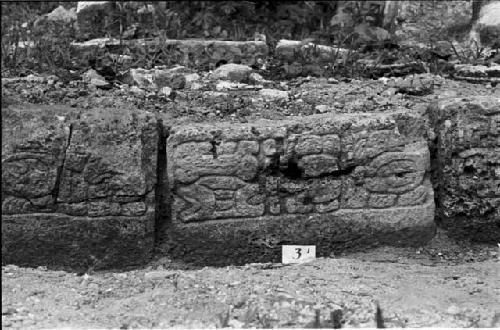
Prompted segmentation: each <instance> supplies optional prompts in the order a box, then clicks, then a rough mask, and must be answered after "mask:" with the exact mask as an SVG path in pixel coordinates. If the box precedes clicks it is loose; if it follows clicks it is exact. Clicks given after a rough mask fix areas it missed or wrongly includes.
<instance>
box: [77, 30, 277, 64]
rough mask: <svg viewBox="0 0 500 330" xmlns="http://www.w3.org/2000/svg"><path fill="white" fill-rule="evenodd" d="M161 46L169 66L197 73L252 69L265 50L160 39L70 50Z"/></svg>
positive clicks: (261, 45)
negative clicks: (222, 66)
mask: <svg viewBox="0 0 500 330" xmlns="http://www.w3.org/2000/svg"><path fill="white" fill-rule="evenodd" d="M160 42H162V43H163V45H162V46H163V47H164V48H165V49H167V50H168V54H169V55H168V56H169V57H168V60H169V62H174V63H177V64H181V65H184V66H186V67H190V68H197V69H204V70H205V69H215V67H216V66H217V65H219V64H221V63H236V64H242V65H248V66H253V65H256V64H258V63H259V62H260V61H261V60H263V59H265V58H266V56H267V54H268V51H269V50H268V47H267V45H266V43H265V42H264V41H222V40H204V39H189V40H175V39H172V40H160V39H147V40H145V39H134V40H121V41H120V40H119V39H113V38H102V39H95V40H89V41H86V42H73V43H72V46H73V47H74V48H75V49H76V50H78V51H81V50H87V49H93V48H99V47H107V48H109V49H110V50H111V49H112V50H113V51H118V50H120V49H124V48H126V47H134V46H137V45H141V46H143V47H144V48H145V49H146V50H149V49H150V51H151V52H154V51H156V49H158V44H159V43H160Z"/></svg>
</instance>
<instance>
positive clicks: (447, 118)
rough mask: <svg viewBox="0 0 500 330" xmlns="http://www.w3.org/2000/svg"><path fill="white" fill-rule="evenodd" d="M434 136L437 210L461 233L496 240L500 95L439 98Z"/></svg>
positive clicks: (499, 209) (447, 225)
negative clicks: (435, 139) (435, 142)
mask: <svg viewBox="0 0 500 330" xmlns="http://www.w3.org/2000/svg"><path fill="white" fill-rule="evenodd" d="M430 116H431V118H432V121H433V126H434V129H435V131H436V136H437V138H438V139H437V162H438V163H437V167H436V168H437V171H436V173H435V174H436V179H435V180H434V181H435V183H436V184H437V185H438V186H437V187H438V189H437V197H438V203H439V204H438V212H437V216H438V219H439V221H440V222H441V224H442V225H443V226H444V227H445V228H447V229H448V231H449V232H450V233H453V234H455V235H457V236H459V237H464V236H465V237H468V238H472V239H473V240H477V241H487V242H492V243H495V242H496V243H498V241H499V240H500V99H497V98H494V97H491V96H484V97H475V98H468V99H467V98H466V99H460V98H454V99H448V100H443V101H440V102H437V103H436V104H435V105H434V106H433V107H432V108H431V109H430Z"/></svg>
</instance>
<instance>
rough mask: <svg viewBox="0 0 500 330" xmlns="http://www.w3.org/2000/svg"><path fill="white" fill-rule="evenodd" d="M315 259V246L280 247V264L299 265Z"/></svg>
mask: <svg viewBox="0 0 500 330" xmlns="http://www.w3.org/2000/svg"><path fill="white" fill-rule="evenodd" d="M314 259H316V245H282V246H281V262H282V263H284V264H300V263H303V262H308V261H312V260H314Z"/></svg>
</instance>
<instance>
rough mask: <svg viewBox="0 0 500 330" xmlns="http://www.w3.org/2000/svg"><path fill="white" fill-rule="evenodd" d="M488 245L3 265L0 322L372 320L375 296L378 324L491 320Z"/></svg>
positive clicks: (499, 295) (240, 324)
mask: <svg viewBox="0 0 500 330" xmlns="http://www.w3.org/2000/svg"><path fill="white" fill-rule="evenodd" d="M498 249H499V248H498V247H497V246H491V245H490V246H488V245H477V244H476V245H475V244H470V243H464V242H462V243H460V244H458V243H456V242H454V241H453V240H451V239H449V238H448V237H446V235H445V234H444V233H442V232H438V235H437V236H436V238H435V239H433V240H432V241H431V242H430V243H429V244H427V245H426V246H424V247H421V248H388V247H385V248H379V249H376V250H372V251H365V252H357V253H355V254H348V255H341V256H332V257H331V258H321V259H317V260H315V261H313V262H310V263H306V264H301V265H282V264H249V265H245V266H238V267H236V266H229V267H224V268H215V267H204V268H194V267H190V266H189V265H183V264H180V263H178V262H176V261H175V260H171V259H168V258H166V257H165V256H157V257H156V258H155V259H154V260H153V261H151V262H150V263H149V264H148V265H147V266H146V267H144V268H141V269H135V270H130V271H126V272H99V273H91V274H83V275H82V274H81V273H80V274H77V273H70V272H65V271H57V270H47V269H44V268H43V267H39V268H36V269H33V268H20V267H17V266H14V265H7V266H3V267H2V327H3V328H22V329H35V328H36V329H38V328H68V327H70V328H121V329H128V328H220V327H232V328H251V327H254V328H255V327H256V328H275V327H280V328H309V327H318V326H319V327H329V328H332V327H333V326H334V325H337V326H339V325H341V326H342V327H375V326H376V318H375V314H376V304H377V303H378V304H379V306H380V308H381V311H382V319H383V321H384V324H385V326H386V327H500V312H499V309H498V306H500V276H499V271H500V263H499V259H498V258H499V251H498ZM318 311H319V312H318ZM332 312H333V316H332ZM317 313H319V323H316V322H317V321H315V319H316V317H317ZM332 317H333V320H334V321H333V323H332V321H331V318H332ZM335 322H336V323H335Z"/></svg>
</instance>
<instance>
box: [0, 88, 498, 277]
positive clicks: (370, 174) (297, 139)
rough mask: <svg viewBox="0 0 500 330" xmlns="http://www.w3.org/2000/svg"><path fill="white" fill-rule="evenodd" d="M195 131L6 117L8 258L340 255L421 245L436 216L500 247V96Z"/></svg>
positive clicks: (120, 121) (84, 263)
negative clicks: (158, 252)
mask: <svg viewBox="0 0 500 330" xmlns="http://www.w3.org/2000/svg"><path fill="white" fill-rule="evenodd" d="M183 122H184V124H175V123H173V122H165V125H163V124H162V122H161V121H160V120H159V119H157V118H155V116H154V115H152V114H150V113H147V112H145V111H142V110H135V111H132V110H119V109H91V110H76V109H72V108H64V107H56V106H30V107H27V106H23V107H22V108H15V107H10V108H4V109H2V255H3V260H4V262H7V263H17V264H23V265H50V266H70V267H72V268H77V267H95V268H110V267H122V266H127V265H137V264H141V263H145V262H147V260H148V259H149V258H150V257H151V255H152V250H153V247H154V244H155V242H156V243H161V244H162V246H163V247H164V248H165V249H164V250H163V251H164V252H165V253H168V254H170V256H172V257H175V258H181V259H183V260H185V261H189V262H195V263H200V264H227V263H228V262H232V263H246V262H258V261H279V258H280V252H281V245H282V244H314V245H316V246H317V251H318V254H319V255H320V256H328V255H330V253H332V252H336V251H343V250H345V249H352V248H369V247H373V246H377V245H381V244H390V245H399V246H405V245H412V246H418V245H422V244H424V243H425V242H426V241H428V240H429V239H430V238H432V237H433V235H434V229H435V224H434V223H435V222H434V216H435V215H436V220H437V223H438V224H439V225H441V226H443V227H444V228H446V229H447V230H448V231H449V232H450V233H452V234H454V235H456V236H457V237H467V238H472V239H474V240H479V241H490V242H497V241H498V238H499V237H500V230H499V228H500V214H499V210H500V193H499V191H500V158H499V155H500V138H499V135H500V131H499V127H500V100H498V99H496V98H494V97H492V96H483V97H471V98H466V99H462V98H447V99H446V98H444V99H439V100H438V101H437V102H435V104H433V105H432V106H430V107H429V108H428V112H427V114H422V113H417V111H408V110H400V111H399V110H398V111H387V112H376V113H375V112H369V113H352V114H338V113H337V114H335V113H329V114H321V115H312V116H305V117H293V119H286V120H258V121H254V122H249V123H231V122H218V123H205V124H201V123H200V124H195V123H189V122H187V121H185V120H184V121H183ZM167 126H168V128H167ZM428 146H431V148H430V149H429V147H428ZM431 181H432V184H431ZM433 186H434V189H433ZM435 201H436V203H437V205H436V210H435V205H434V203H435ZM155 234H156V235H155Z"/></svg>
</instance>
